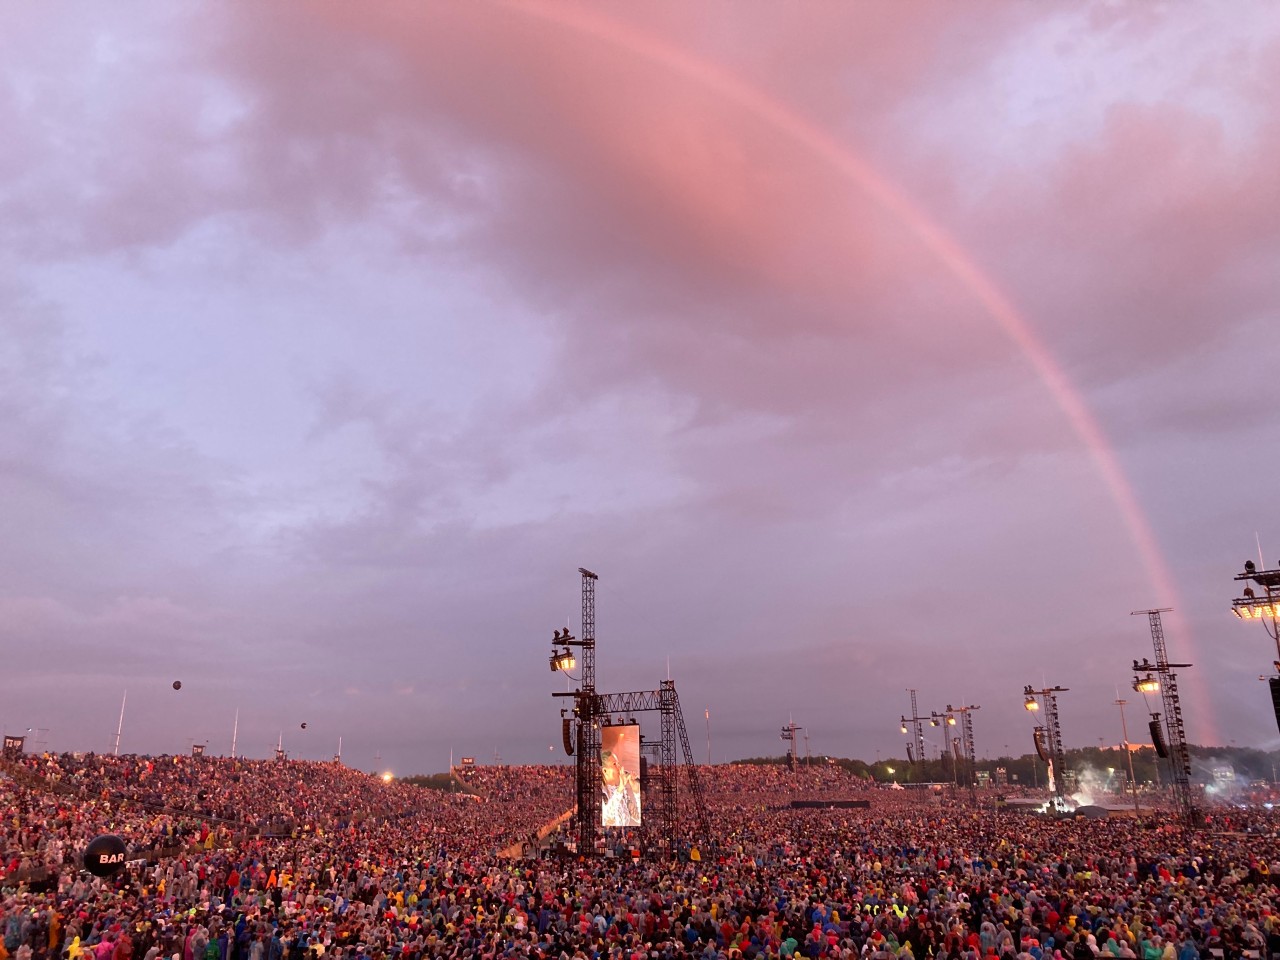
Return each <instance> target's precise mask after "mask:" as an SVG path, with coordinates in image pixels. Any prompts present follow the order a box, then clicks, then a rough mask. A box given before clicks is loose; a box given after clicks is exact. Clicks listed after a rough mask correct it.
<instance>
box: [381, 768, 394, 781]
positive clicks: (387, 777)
mask: <svg viewBox="0 0 1280 960" xmlns="http://www.w3.org/2000/svg"><path fill="white" fill-rule="evenodd" d="M394 779H395V777H393V776H392V775H391V771H390V770H388V771H387V772H386V773H384V774H383V775H382V782H383V783H390V782H391V781H392V780H394Z"/></svg>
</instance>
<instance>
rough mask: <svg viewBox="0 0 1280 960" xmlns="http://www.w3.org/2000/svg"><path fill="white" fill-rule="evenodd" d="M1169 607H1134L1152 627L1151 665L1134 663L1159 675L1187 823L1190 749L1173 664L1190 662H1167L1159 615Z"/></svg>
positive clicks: (1190, 814)
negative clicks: (1152, 649)
mask: <svg viewBox="0 0 1280 960" xmlns="http://www.w3.org/2000/svg"><path fill="white" fill-rule="evenodd" d="M1170 610H1171V608H1169V607H1160V608H1158V609H1155V610H1134V611H1133V613H1132V614H1131V616H1140V615H1142V614H1145V615H1146V617H1147V622H1148V624H1150V626H1151V644H1152V646H1153V647H1154V648H1155V654H1156V662H1155V663H1154V664H1150V663H1147V662H1146V661H1145V660H1144V661H1143V662H1142V663H1137V662H1136V661H1135V663H1134V667H1133V668H1134V670H1135V671H1138V672H1142V671H1144V670H1145V671H1148V672H1149V671H1151V670H1154V671H1155V672H1156V673H1158V674H1159V675H1160V699H1161V701H1162V702H1163V703H1164V729H1165V736H1166V737H1167V738H1168V743H1169V767H1170V769H1171V770H1172V772H1173V795H1174V802H1175V803H1176V804H1177V807H1178V813H1179V815H1180V816H1181V817H1182V819H1183V821H1184V822H1185V823H1187V824H1193V823H1195V822H1196V819H1197V813H1196V806H1195V800H1194V798H1193V797H1192V795H1191V751H1190V750H1189V749H1188V747H1187V731H1186V727H1185V725H1184V724H1183V722H1182V703H1181V701H1180V699H1179V698H1178V675H1177V674H1176V673H1174V672H1173V668H1174V667H1189V666H1191V664H1189V663H1170V662H1169V653H1168V650H1167V648H1166V647H1165V643H1164V625H1163V624H1162V623H1161V622H1160V614H1162V613H1169V612H1170Z"/></svg>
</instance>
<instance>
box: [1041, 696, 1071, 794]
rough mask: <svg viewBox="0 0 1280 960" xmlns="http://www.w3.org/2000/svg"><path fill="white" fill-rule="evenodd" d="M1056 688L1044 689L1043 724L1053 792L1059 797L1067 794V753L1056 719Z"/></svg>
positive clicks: (1060, 725)
mask: <svg viewBox="0 0 1280 960" xmlns="http://www.w3.org/2000/svg"><path fill="white" fill-rule="evenodd" d="M1056 690H1057V688H1056V687H1055V688H1052V689H1049V690H1046V691H1045V697H1044V714H1045V717H1044V719H1045V726H1046V727H1047V728H1048V730H1049V754H1050V756H1052V757H1053V771H1054V776H1055V780H1054V784H1053V787H1054V793H1056V794H1057V795H1058V798H1059V799H1065V798H1066V795H1067V783H1066V779H1067V777H1066V774H1067V753H1066V751H1065V750H1063V748H1062V723H1061V721H1060V720H1059V719H1058V697H1057V694H1056Z"/></svg>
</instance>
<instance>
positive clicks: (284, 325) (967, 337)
mask: <svg viewBox="0 0 1280 960" xmlns="http://www.w3.org/2000/svg"><path fill="white" fill-rule="evenodd" d="M1224 12H1225V11H1224V10H1223V9H1222V8H1221V7H1219V6H1217V5H1212V4H1185V3H1159V2H1146V3H1136V4H1131V3H1123V4H1120V3H1117V4H1111V3H1097V4H1088V3H1040V2H1034V3H1033V2H1002V3H983V2H980V0H969V2H964V3H957V2H943V0H930V2H924V3H916V2H887V0H885V2H875V0H867V2H858V3H820V2H812V3H799V4H786V5H774V4H728V3H723V4H721V3H714V2H708V3H699V4H687V3H644V4H636V3H603V4H602V3H590V4H578V3H568V2H564V3H557V2H551V3H523V2H512V3H496V2H495V3H484V2H477V3H450V2H423V0H412V2H409V0H378V2H375V3H351V2H345V0H344V2H329V0H307V2H264V3H259V2H253V3H249V2H243V3H222V2H219V3H214V2H208V3H183V4H160V3H149V4H142V3H138V4H130V5H124V6H121V5H102V4H93V3H87V2H83V3H78V2H74V0H68V2H67V3H54V4H49V3H8V4H5V5H4V6H3V8H0V64H3V66H0V130H2V131H4V133H3V141H4V143H3V148H2V149H0V652H2V656H3V668H2V673H0V726H3V728H4V730H5V731H6V732H23V731H25V730H26V729H27V728H30V729H31V730H32V736H33V737H34V738H36V739H37V741H39V742H41V743H42V744H43V745H47V746H49V747H51V748H55V749H69V750H89V749H96V750H110V749H111V747H112V745H113V743H114V738H115V729H116V724H117V719H118V716H119V710H120V703H121V698H122V695H123V694H124V692H125V690H126V689H127V691H128V701H127V710H126V713H125V719H124V727H123V736H122V740H121V749H122V751H139V752H182V751H186V750H187V749H189V746H190V743H191V742H192V741H195V742H208V743H209V745H210V746H209V750H210V752H223V753H225V752H229V750H230V747H231V735H232V729H233V723H234V718H235V717H236V712H237V710H238V712H239V734H238V749H239V751H240V752H242V753H247V754H249V755H254V756H264V755H267V754H268V753H269V752H270V749H271V748H272V747H274V746H275V743H276V741H277V738H278V737H281V736H282V737H283V741H284V745H285V747H286V748H287V749H288V750H289V751H290V752H291V753H292V754H293V755H295V756H302V757H311V758H322V757H328V756H331V755H332V754H333V753H334V752H335V750H336V749H337V746H338V739H339V737H342V738H343V755H344V759H345V760H347V761H348V762H350V763H352V764H354V765H356V766H361V767H364V768H366V769H372V768H373V767H374V766H375V765H378V766H383V767H391V768H393V769H395V770H396V771H397V772H406V773H407V772H416V771H423V772H430V771H435V770H442V769H444V768H445V766H446V764H447V763H448V758H449V756H450V751H453V753H454V754H455V755H474V756H477V757H478V758H480V759H481V760H488V759H490V758H492V756H493V755H494V753H495V752H497V753H500V754H501V756H502V757H503V758H504V759H506V760H508V761H519V762H540V761H547V760H548V759H554V760H555V761H556V762H562V761H564V760H565V758H564V757H563V754H562V752H561V749H560V744H559V724H558V707H559V705H560V702H561V701H556V700H553V698H552V697H551V693H552V692H553V691H554V690H563V689H564V683H565V681H564V680H563V679H557V678H556V677H553V676H552V675H551V673H550V672H549V670H548V669H547V655H548V653H549V652H550V642H549V641H550V638H551V633H552V630H553V628H555V627H558V626H562V625H564V624H565V623H566V622H567V623H569V624H570V625H571V626H572V627H573V628H574V630H575V632H577V630H578V620H579V616H578V604H579V593H578V591H579V578H578V574H577V568H578V567H579V566H587V567H590V568H591V569H593V570H595V571H596V572H598V573H599V574H600V580H599V585H598V597H597V602H598V611H597V621H598V631H597V632H598V636H599V643H600V649H599V681H600V686H601V689H606V690H634V689H650V688H653V687H655V686H656V685H657V683H658V682H659V681H660V680H661V679H662V678H664V677H665V676H667V671H668V669H669V670H670V675H671V676H672V677H673V678H674V679H675V680H676V684H677V688H678V690H679V692H680V696H681V700H682V703H683V705H684V712H685V717H686V719H687V721H688V723H689V726H690V732H691V735H692V739H693V743H694V752H695V754H697V755H698V757H699V758H700V759H702V758H705V755H706V727H707V724H706V721H705V719H704V711H706V710H709V711H710V715H711V722H710V728H711V741H712V754H713V757H714V758H715V759H716V760H717V761H719V760H723V759H726V758H729V759H732V758H737V757H743V756H753V755H761V754H777V753H780V752H782V749H783V744H782V743H781V741H780V740H779V737H778V731H779V729H780V727H781V726H782V725H784V724H785V723H786V722H787V721H788V718H789V717H793V718H794V720H795V722H796V723H797V724H799V725H801V726H802V727H804V728H805V729H806V730H807V732H808V735H809V738H810V740H809V743H810V747H811V749H812V750H813V751H814V752H815V753H817V752H824V753H832V754H837V755H842V756H859V757H863V758H866V759H873V758H874V756H875V754H876V753H877V751H878V752H879V753H880V754H881V755H883V756H890V755H897V756H901V755H902V754H903V741H904V738H903V737H902V736H901V734H900V733H899V731H898V723H897V721H898V716H899V715H900V714H901V713H903V712H904V711H908V710H909V701H908V695H907V690H908V688H916V689H918V691H919V697H920V706H921V709H922V710H923V711H925V712H928V711H930V710H940V709H942V708H943V707H944V706H945V705H946V704H947V703H952V704H956V705H959V704H961V703H962V702H963V703H969V704H978V705H980V706H981V711H980V712H979V713H978V714H975V721H976V722H975V727H976V734H977V743H978V752H979V754H990V755H992V756H994V755H997V754H1000V753H1004V752H1005V751H1006V749H1010V750H1013V751H1014V752H1017V753H1024V752H1027V751H1029V750H1030V749H1031V729H1030V720H1029V719H1028V716H1027V715H1026V713H1025V711H1023V709H1022V698H1021V691H1022V688H1023V686H1024V685H1025V684H1028V683H1030V684H1033V685H1035V686H1046V685H1055V684H1060V685H1062V686H1064V687H1069V688H1070V692H1069V693H1065V694H1063V695H1062V699H1061V710H1062V719H1063V730H1064V736H1065V739H1066V742H1067V745H1068V746H1083V745H1091V744H1096V743H1098V741H1099V740H1102V741H1104V742H1107V743H1114V742H1116V741H1118V740H1119V739H1120V720H1119V713H1118V711H1117V709H1116V707H1115V706H1114V705H1113V701H1114V700H1115V698H1116V696H1117V689H1119V691H1120V694H1121V695H1125V696H1127V697H1128V699H1129V701H1130V704H1131V705H1130V707H1129V708H1128V709H1129V713H1128V719H1129V727H1130V731H1131V732H1132V733H1133V735H1134V739H1138V736H1139V734H1145V732H1146V728H1145V725H1144V724H1143V722H1142V721H1143V720H1144V719H1145V713H1144V707H1143V705H1142V703H1141V696H1140V695H1138V694H1135V693H1133V692H1132V691H1130V690H1128V689H1127V685H1128V682H1129V678H1130V673H1131V671H1130V670H1129V665H1130V661H1131V660H1133V659H1134V658H1141V657H1144V656H1150V655H1151V654H1152V649H1151V642H1150V637H1149V633H1148V630H1147V622H1146V620H1145V618H1142V617H1131V616H1130V615H1129V613H1130V611H1132V610H1137V609H1141V608H1147V607H1156V606H1160V607H1173V608H1174V610H1175V612H1174V613H1173V614H1170V615H1167V618H1166V627H1167V629H1168V634H1169V645H1170V652H1171V654H1172V655H1173V656H1174V658H1175V659H1179V660H1184V661H1189V662H1192V663H1194V664H1195V666H1194V668H1192V669H1191V670H1188V671H1184V673H1183V692H1184V700H1185V704H1186V717H1187V728H1188V734H1189V736H1190V739H1191V740H1192V741H1193V742H1200V743H1230V742H1237V743H1239V744H1240V745H1246V744H1248V745H1257V746H1266V747H1274V746H1276V745H1277V743H1278V742H1280V740H1278V738H1277V731H1276V724H1275V720H1274V718H1273V716H1272V711H1271V705H1270V702H1269V698H1268V695H1267V689H1266V686H1265V685H1264V684H1262V683H1259V682H1258V677H1259V675H1260V673H1264V672H1270V670H1271V667H1270V664H1271V661H1272V660H1273V659H1274V645H1273V644H1271V643H1270V641H1269V640H1268V638H1267V637H1266V636H1265V635H1264V633H1263V632H1262V628H1261V627H1260V626H1258V625H1246V624H1243V623H1240V622H1239V621H1237V620H1235V618H1233V617H1232V616H1231V615H1230V612H1229V601H1230V599H1231V598H1232V597H1233V596H1234V595H1236V587H1237V584H1235V583H1233V582H1232V579H1231V578H1232V576H1233V575H1234V574H1235V573H1236V571H1237V570H1239V569H1240V566H1241V563H1242V562H1243V560H1244V559H1246V558H1248V557H1255V558H1256V555H1257V542H1258V541H1260V542H1261V546H1262V550H1263V554H1264V557H1265V558H1266V559H1267V561H1268V565H1269V566H1273V565H1275V563H1276V560H1277V559H1280V522H1277V517H1276V514H1275V510H1274V506H1273V500H1274V497H1275V490H1276V479H1275V478H1276V475H1277V469H1278V468H1280V418H1277V416H1276V410H1277V409H1280V375H1278V373H1277V371H1280V338H1278V337H1277V336H1276V334H1277V330H1278V329H1280V326H1278V324H1280V164H1277V162H1276V157H1277V156H1278V155H1280V108H1278V107H1277V100H1276V96H1275V93H1276V90H1278V89H1280V10H1277V8H1276V7H1275V5H1274V4H1270V3H1250V2H1243V0H1242V2H1240V3H1236V4H1233V5H1232V6H1231V14H1232V15H1231V16H1230V17H1226V16H1223V14H1224ZM668 665H669V667H668ZM174 680H181V681H182V683H183V687H182V690H181V691H180V692H175V691H174V690H173V689H172V687H171V684H172V682H173V681H174ZM1152 706H1153V708H1155V709H1159V708H1158V706H1157V705H1155V704H1153V705H1152ZM304 722H305V723H306V724H307V729H306V730H305V731H304V730H302V729H301V724H302V723H304ZM1006 745H1008V747H1006ZM375 758H378V759H377V760H375Z"/></svg>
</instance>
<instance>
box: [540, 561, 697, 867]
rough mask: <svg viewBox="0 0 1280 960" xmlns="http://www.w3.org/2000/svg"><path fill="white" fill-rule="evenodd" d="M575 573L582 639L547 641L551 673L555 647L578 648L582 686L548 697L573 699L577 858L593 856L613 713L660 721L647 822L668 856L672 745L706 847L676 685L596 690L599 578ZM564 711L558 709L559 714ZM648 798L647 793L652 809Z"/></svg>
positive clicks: (674, 827)
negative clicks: (606, 729) (604, 742)
mask: <svg viewBox="0 0 1280 960" xmlns="http://www.w3.org/2000/svg"><path fill="white" fill-rule="evenodd" d="M578 572H579V573H580V574H581V575H582V639H580V640H578V639H574V638H573V637H572V636H570V634H569V631H568V630H567V629H566V630H565V632H564V635H563V636H561V635H560V632H559V631H558V630H557V631H556V638H555V639H554V640H553V641H552V651H553V653H552V658H551V662H552V669H553V670H554V669H560V668H559V667H557V660H558V658H559V655H558V653H557V652H556V647H557V645H563V646H564V648H565V655H567V654H568V652H569V648H572V647H577V648H578V649H579V651H580V657H579V658H578V662H579V663H580V665H581V671H582V673H581V680H580V683H581V686H579V688H578V689H577V690H574V691H573V692H571V693H556V694H553V696H556V697H572V698H573V702H574V706H573V716H572V718H566V719H565V721H564V722H565V723H566V724H568V725H570V726H572V728H573V729H572V733H571V734H569V735H567V736H566V741H567V743H568V744H572V745H573V747H574V753H575V769H574V775H575V776H574V787H575V796H576V800H577V808H576V811H575V813H574V826H575V834H576V837H577V843H578V853H579V854H580V855H582V856H592V855H594V854H595V849H596V838H597V837H598V836H599V832H600V829H601V825H600V813H601V799H602V788H603V781H602V777H601V772H600V748H601V739H602V737H601V727H602V726H603V725H606V724H609V723H611V722H612V718H613V717H614V715H617V716H619V717H623V718H632V717H634V715H635V714H636V713H641V712H645V711H656V712H658V714H659V715H660V717H661V740H660V742H659V745H658V754H659V763H658V777H657V780H658V790H657V796H658V803H657V804H656V807H657V811H656V813H657V816H656V817H653V818H652V819H654V820H656V821H657V822H658V824H659V825H660V828H661V829H660V831H659V832H660V834H661V835H664V836H665V838H666V840H667V842H668V845H669V852H673V851H674V850H675V847H676V843H677V840H678V836H679V830H680V798H679V791H678V779H679V778H678V773H679V767H678V757H677V741H679V747H680V748H681V749H682V750H683V753H684V766H685V772H686V777H687V779H688V782H689V792H690V794H691V796H692V798H693V810H694V816H695V818H696V820H697V825H698V830H699V832H700V833H701V835H702V837H703V838H704V842H706V843H710V842H711V839H712V838H711V822H710V819H709V817H708V816H707V805H706V794H705V792H704V791H703V788H702V781H701V779H700V778H699V777H698V771H697V766H696V765H695V763H694V760H693V751H692V750H691V749H690V746H689V732H688V730H687V729H686V727H685V723H684V714H683V713H682V712H681V710H680V698H679V695H678V694H677V693H676V685H675V681H673V680H664V681H663V682H662V684H661V686H660V688H659V689H658V690H641V691H633V692H630V693H599V692H597V691H596V580H598V579H599V578H598V577H597V576H596V574H594V573H592V572H591V571H590V570H587V569H586V568H584V567H579V568H578ZM564 712H565V711H563V710H562V711H561V713H562V714H563V713H564ZM643 746H644V749H646V750H648V749H651V748H650V747H649V745H647V744H645V745H643ZM650 779H652V777H650ZM651 786H652V785H651ZM652 799H653V797H652V789H651V790H650V804H651V807H650V808H651V809H652V807H653V805H652ZM647 819H648V818H647Z"/></svg>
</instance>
